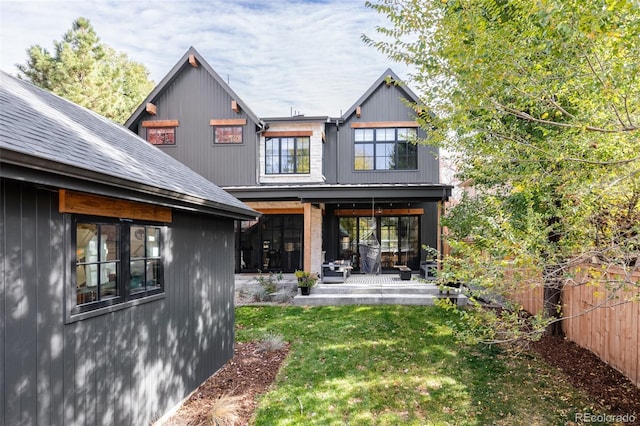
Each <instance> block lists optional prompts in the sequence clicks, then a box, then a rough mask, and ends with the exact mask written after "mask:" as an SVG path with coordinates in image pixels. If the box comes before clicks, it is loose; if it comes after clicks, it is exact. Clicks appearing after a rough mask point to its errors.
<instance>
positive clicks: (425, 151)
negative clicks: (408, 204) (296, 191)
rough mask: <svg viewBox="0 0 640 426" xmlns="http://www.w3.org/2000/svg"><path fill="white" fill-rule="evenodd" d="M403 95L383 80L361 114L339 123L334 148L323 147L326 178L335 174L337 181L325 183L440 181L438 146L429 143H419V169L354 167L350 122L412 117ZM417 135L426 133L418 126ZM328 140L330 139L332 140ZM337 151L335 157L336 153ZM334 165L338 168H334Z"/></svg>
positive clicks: (411, 118)
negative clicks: (378, 169) (358, 169)
mask: <svg viewBox="0 0 640 426" xmlns="http://www.w3.org/2000/svg"><path fill="white" fill-rule="evenodd" d="M404 97H405V96H404V95H403V92H402V90H401V89H400V88H398V87H397V86H394V85H391V86H387V85H385V84H382V85H380V86H379V87H378V89H377V90H375V91H374V92H373V93H372V95H371V96H370V97H368V98H367V99H366V101H365V102H364V103H363V104H362V115H361V116H360V118H357V117H356V115H355V114H352V115H351V116H350V117H348V118H347V119H346V120H345V122H344V124H342V125H341V126H340V130H339V132H338V139H337V151H335V152H334V151H333V150H332V149H331V148H329V147H327V148H325V154H326V155H334V157H333V158H331V159H330V158H327V161H326V164H327V174H326V175H327V178H329V177H330V176H337V181H335V182H334V181H331V182H328V183H340V184H350V183H439V168H438V160H437V159H436V156H437V149H436V148H434V147H431V146H426V145H420V146H419V147H418V170H410V171H370V172H369V171H358V172H356V171H354V169H353V134H354V131H353V129H352V128H351V123H353V122H380V121H414V120H415V117H414V116H413V114H412V112H411V110H410V109H409V108H408V107H407V106H406V105H405V104H404V103H403V102H402V100H401V99H402V98H404ZM418 136H419V137H423V138H424V137H425V133H424V131H423V130H421V129H420V130H419V133H418ZM334 141H335V139H334V140H331V141H330V142H329V143H335V142H334ZM327 145H328V144H327ZM335 155H337V159H336V157H335ZM336 169H337V170H336Z"/></svg>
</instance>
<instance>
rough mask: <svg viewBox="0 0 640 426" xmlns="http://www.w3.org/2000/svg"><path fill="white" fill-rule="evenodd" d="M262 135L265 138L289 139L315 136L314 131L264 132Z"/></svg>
mask: <svg viewBox="0 0 640 426" xmlns="http://www.w3.org/2000/svg"><path fill="white" fill-rule="evenodd" d="M262 135H263V136H264V137H265V138H287V137H294V136H313V131H311V130H283V131H273V132H264V133H263V134H262Z"/></svg>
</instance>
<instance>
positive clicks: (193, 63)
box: [189, 54, 198, 68]
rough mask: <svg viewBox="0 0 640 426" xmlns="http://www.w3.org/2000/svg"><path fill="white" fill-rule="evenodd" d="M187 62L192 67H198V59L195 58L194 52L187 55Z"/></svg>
mask: <svg viewBox="0 0 640 426" xmlns="http://www.w3.org/2000/svg"><path fill="white" fill-rule="evenodd" d="M189 64H190V65H191V66H192V67H193V68H198V60H197V59H196V56H195V55H194V54H191V55H189Z"/></svg>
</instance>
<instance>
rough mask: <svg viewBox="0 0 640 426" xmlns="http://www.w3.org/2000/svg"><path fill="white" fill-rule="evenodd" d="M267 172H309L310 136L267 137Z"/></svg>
mask: <svg viewBox="0 0 640 426" xmlns="http://www.w3.org/2000/svg"><path fill="white" fill-rule="evenodd" d="M265 147H266V150H265V172H266V174H291V173H299V174H308V173H309V172H310V167H309V164H310V163H309V160H310V158H309V137H308V136H296V137H273V138H266V139H265Z"/></svg>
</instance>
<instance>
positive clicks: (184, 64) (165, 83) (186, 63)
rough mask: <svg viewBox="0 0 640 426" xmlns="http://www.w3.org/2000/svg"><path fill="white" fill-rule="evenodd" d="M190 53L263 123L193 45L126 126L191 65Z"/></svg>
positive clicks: (256, 121)
mask: <svg viewBox="0 0 640 426" xmlns="http://www.w3.org/2000/svg"><path fill="white" fill-rule="evenodd" d="M190 55H193V56H194V58H195V59H196V60H197V62H198V64H199V65H201V66H202V67H203V68H204V69H205V70H206V71H207V72H208V73H209V74H210V75H211V77H213V79H214V80H215V81H216V82H217V83H218V84H219V85H220V86H221V87H222V89H223V90H224V91H225V92H227V93H228V94H229V96H231V98H232V99H234V100H235V101H236V102H237V103H238V105H239V106H240V108H241V109H242V111H244V112H245V113H246V114H247V115H248V116H249V118H250V119H251V120H253V122H254V123H256V124H260V125H262V121H261V120H260V118H258V116H257V115H255V114H254V113H253V112H252V111H251V109H250V108H249V107H248V106H247V104H245V103H244V102H243V101H242V99H240V97H239V96H238V95H237V94H236V93H235V92H234V91H233V90H232V89H231V87H230V86H229V85H228V84H227V83H226V82H225V81H224V80H223V79H222V78H221V77H220V76H219V75H218V73H217V72H215V71H214V69H213V68H212V67H211V65H209V64H208V63H207V61H205V60H204V58H203V57H202V55H200V53H198V51H197V50H196V49H195V48H194V47H193V46H191V47H189V49H188V50H187V51H186V53H185V54H184V55H182V58H180V59H179V60H178V62H177V63H176V64H175V65H174V66H173V68H171V70H170V71H169V73H168V74H167V75H165V76H164V78H163V79H162V81H161V82H160V83H158V85H157V86H156V87H155V88H154V89H153V90H152V91H151V93H150V94H149V96H147V97H146V99H145V100H144V101H143V102H142V103H141V104H140V106H139V107H138V109H136V110H135V112H134V113H133V114H131V117H129V119H128V120H127V121H126V123H124V126H125V127H127V128H131V126H132V124H133V123H135V122H136V121H138V120H139V119H140V118H141V116H142V114H143V113H144V112H145V108H146V105H147V103H149V102H151V103H154V101H155V99H156V98H157V97H158V96H159V95H160V94H161V93H162V92H163V91H164V90H165V89H166V88H167V87H168V86H169V85H170V84H171V83H172V82H173V81H174V80H175V79H176V77H177V76H178V74H180V72H181V71H182V70H183V69H184V68H186V67H191V65H190V64H189V56H190Z"/></svg>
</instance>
